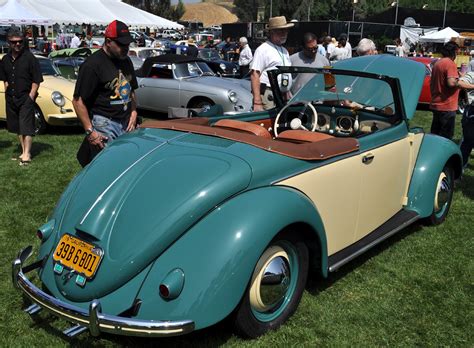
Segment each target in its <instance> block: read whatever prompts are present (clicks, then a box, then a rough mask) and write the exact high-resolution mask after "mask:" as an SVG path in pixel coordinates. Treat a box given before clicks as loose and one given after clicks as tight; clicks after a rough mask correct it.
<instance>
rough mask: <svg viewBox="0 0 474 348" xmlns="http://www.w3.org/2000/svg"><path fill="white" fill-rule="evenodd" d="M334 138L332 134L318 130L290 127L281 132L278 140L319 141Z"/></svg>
mask: <svg viewBox="0 0 474 348" xmlns="http://www.w3.org/2000/svg"><path fill="white" fill-rule="evenodd" d="M330 138H334V137H333V136H332V135H329V134H325V133H317V132H308V131H305V130H301V129H295V130H293V129H290V130H286V131H284V132H281V133H280V135H278V138H277V140H284V141H292V142H297V143H315V142H317V141H321V140H326V139H330Z"/></svg>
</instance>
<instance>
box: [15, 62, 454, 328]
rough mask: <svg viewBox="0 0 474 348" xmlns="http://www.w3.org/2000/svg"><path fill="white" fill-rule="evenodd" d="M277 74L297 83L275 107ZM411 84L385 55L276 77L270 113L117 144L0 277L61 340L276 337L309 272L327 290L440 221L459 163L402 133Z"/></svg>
mask: <svg viewBox="0 0 474 348" xmlns="http://www.w3.org/2000/svg"><path fill="white" fill-rule="evenodd" d="M278 74H293V76H296V75H298V74H305V78H307V79H308V80H309V82H308V83H307V84H306V85H305V86H304V87H303V88H302V89H301V90H300V91H299V92H298V93H297V94H296V95H295V96H294V97H293V98H292V99H291V100H289V102H288V103H286V104H284V101H283V99H282V98H281V97H280V93H279V91H278ZM424 75H425V73H424V67H423V66H422V65H421V64H419V63H416V62H411V61H409V60H404V61H401V60H400V59H397V58H395V57H390V56H386V55H380V56H366V57H359V58H354V59H350V60H346V61H341V62H340V63H337V66H336V67H335V68H329V69H310V68H299V67H280V68H279V69H277V70H273V71H271V72H269V77H270V81H271V84H272V87H273V92H274V95H275V101H276V104H277V107H276V108H275V109H273V110H269V111H264V112H254V113H251V112H249V113H241V114H236V115H232V116H230V117H229V116H225V115H216V116H212V117H209V118H204V117H197V118H189V119H181V120H167V121H149V122H148V123H145V124H143V125H142V127H141V128H140V129H139V130H137V131H135V132H133V133H128V134H126V135H124V136H121V137H120V138H118V139H116V140H115V141H114V142H112V143H111V144H110V145H109V146H107V148H106V149H105V150H104V151H102V152H101V153H100V154H99V155H98V156H97V157H96V158H95V159H94V160H93V161H92V162H91V163H90V164H89V165H88V166H87V167H86V168H84V170H83V171H82V172H80V173H79V174H78V175H77V176H76V177H75V178H74V180H73V181H72V182H71V183H70V185H69V186H68V188H67V189H66V191H65V192H64V193H63V195H62V196H61V198H60V200H59V202H58V204H57V205H56V208H55V209H54V211H53V213H52V214H51V216H50V217H49V219H48V221H47V222H46V224H45V225H43V226H41V227H40V228H39V230H38V236H39V238H40V239H41V246H40V248H39V252H38V256H37V260H36V262H34V263H30V264H27V259H28V257H29V256H30V255H31V253H32V248H31V247H27V248H25V249H24V250H23V251H21V252H20V254H19V256H18V258H17V259H16V260H15V261H14V262H13V281H14V284H15V285H16V286H17V287H18V288H19V289H20V290H21V292H22V293H23V294H24V295H25V296H26V297H27V298H29V299H30V300H31V301H32V302H33V304H32V305H31V306H30V307H28V308H27V309H26V311H27V312H28V313H30V314H31V315H34V314H35V313H37V312H38V311H40V310H41V309H44V310H46V311H49V312H51V313H53V314H54V315H56V316H58V317H62V318H64V319H66V320H68V321H70V322H72V323H74V324H75V326H72V327H71V328H70V329H68V330H66V331H65V333H66V334H68V335H69V336H74V335H76V334H78V333H80V332H82V331H85V330H89V331H90V333H91V334H92V335H99V334H100V333H101V332H109V333H115V334H121V335H139V336H172V335H180V334H185V333H188V332H191V331H193V330H199V329H202V328H205V327H208V326H211V325H213V324H215V323H217V322H219V321H221V320H224V319H225V318H229V319H232V320H231V322H232V323H233V324H234V325H235V329H236V332H237V333H239V334H241V335H243V336H247V337H257V336H259V335H262V334H263V333H265V332H266V331H268V330H270V329H276V328H277V327H278V326H280V325H281V324H283V323H284V322H285V321H286V320H287V319H288V318H289V317H290V316H291V315H292V314H293V313H294V311H295V310H296V309H297V306H298V303H299V301H300V298H301V296H302V293H303V290H304V288H305V283H306V279H307V276H308V273H309V272H311V273H313V274H320V275H322V276H323V277H327V276H328V275H329V274H330V273H331V272H334V271H336V270H337V269H339V268H340V267H342V266H343V265H344V264H346V263H347V262H350V261H351V260H352V259H354V258H355V257H357V256H358V255H360V254H362V253H363V252H365V251H367V250H368V249H369V248H371V247H373V246H374V245H376V244H377V243H379V242H381V241H383V240H385V239H386V238H388V237H390V236H391V235H393V234H395V233H396V232H398V231H400V230H402V229H403V228H405V227H406V226H408V225H409V224H412V223H414V222H415V221H417V220H423V221H424V222H426V223H428V224H439V223H441V222H443V220H444V219H445V218H446V216H447V214H448V211H449V208H450V204H451V200H452V197H453V187H454V186H453V182H454V179H455V178H457V177H459V176H460V174H461V170H462V168H461V154H460V152H459V149H458V147H457V146H456V145H455V144H454V143H453V142H451V141H450V140H447V139H445V138H441V137H438V136H435V135H431V134H424V133H423V130H422V129H419V128H410V126H409V123H408V121H409V120H410V119H411V118H412V117H413V115H414V113H415V108H416V105H417V102H418V97H419V94H420V89H421V86H422V83H423V78H424ZM280 80H283V79H280ZM33 270H36V271H37V273H36V274H37V277H35V276H34V275H31V276H29V274H28V272H31V271H33ZM315 315H318V314H317V313H316V314H315Z"/></svg>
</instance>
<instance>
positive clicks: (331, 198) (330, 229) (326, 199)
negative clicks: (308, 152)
mask: <svg viewBox="0 0 474 348" xmlns="http://www.w3.org/2000/svg"><path fill="white" fill-rule="evenodd" d="M359 161H360V160H359V157H358V156H352V157H350V158H346V159H344V160H343V161H337V162H335V163H331V164H328V165H326V166H323V167H320V168H316V169H313V170H310V171H308V172H305V173H303V174H300V175H297V176H294V177H291V178H289V179H286V180H283V181H281V182H279V183H278V184H277V185H285V186H290V187H294V188H296V189H298V190H300V191H302V192H303V193H304V194H305V195H306V196H308V197H309V199H311V201H313V203H314V204H315V206H316V208H317V209H318V212H319V214H320V215H321V218H322V220H323V221H324V228H325V230H326V237H327V245H328V255H331V254H333V253H335V252H337V251H339V250H342V249H344V248H345V247H347V246H348V245H350V244H352V243H353V242H354V238H355V232H356V226H357V216H358V210H359V207H358V205H357V204H354V202H359V201H360V193H361V191H360V181H361V170H362V166H361V165H360V164H359ZM340 212H344V216H343V217H341V216H340V215H339V213H340ZM335 217H336V218H335Z"/></svg>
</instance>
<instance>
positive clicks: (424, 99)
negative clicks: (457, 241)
mask: <svg viewBox="0 0 474 348" xmlns="http://www.w3.org/2000/svg"><path fill="white" fill-rule="evenodd" d="M408 59H409V60H413V61H415V62H419V63H421V64H423V65H424V67H425V78H424V80H423V87H422V89H421V94H420V98H419V100H418V103H420V104H427V105H429V104H430V103H431V90H430V83H431V71H432V70H433V65H434V63H435V62H436V61H437V60H438V59H437V58H428V57H408Z"/></svg>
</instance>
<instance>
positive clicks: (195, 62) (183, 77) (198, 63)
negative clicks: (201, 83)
mask: <svg viewBox="0 0 474 348" xmlns="http://www.w3.org/2000/svg"><path fill="white" fill-rule="evenodd" d="M183 64H194V65H195V66H196V67H197V69H198V71H199V74H198V75H195V76H191V75H189V76H179V75H178V73H177V72H178V71H179V70H178V66H180V65H183ZM202 64H204V65H205V66H206V67H207V69H208V71H203V67H202V66H201V65H202ZM186 70H188V71H189V69H187V68H186ZM208 73H210V74H208ZM173 74H174V76H175V78H177V79H191V78H196V77H202V76H215V74H214V72H213V71H212V69H211V68H210V67H209V65H207V63H206V62H204V61H189V62H179V63H173ZM211 74H212V75H211Z"/></svg>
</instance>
